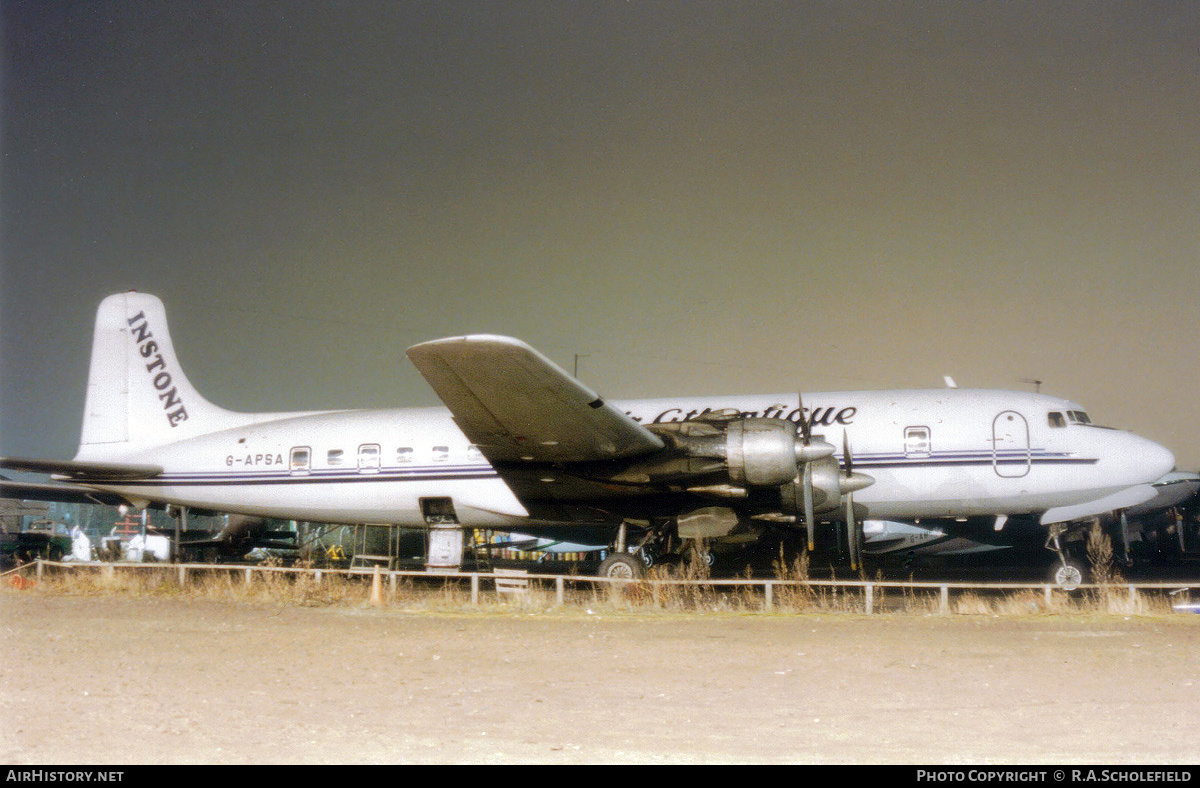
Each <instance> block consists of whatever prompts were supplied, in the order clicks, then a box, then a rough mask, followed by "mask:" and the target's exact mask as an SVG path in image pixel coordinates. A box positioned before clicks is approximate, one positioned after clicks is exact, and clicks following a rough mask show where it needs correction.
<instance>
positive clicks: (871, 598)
mask: <svg viewBox="0 0 1200 788" xmlns="http://www.w3.org/2000/svg"><path fill="white" fill-rule="evenodd" d="M863 607H864V608H865V609H866V611H867V615H868V616H869V615H871V614H872V613H874V612H875V586H874V585H873V584H872V583H867V584H866V585H865V586H863Z"/></svg>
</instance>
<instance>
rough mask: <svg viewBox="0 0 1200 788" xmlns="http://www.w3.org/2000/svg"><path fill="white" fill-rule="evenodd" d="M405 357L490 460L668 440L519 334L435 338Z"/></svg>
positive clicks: (617, 450) (649, 447) (573, 454)
mask: <svg viewBox="0 0 1200 788" xmlns="http://www.w3.org/2000/svg"><path fill="white" fill-rule="evenodd" d="M408 357H409V359H411V360H412V362H413V364H414V365H415V366H416V368H417V370H418V371H419V372H420V373H421V374H422V375H423V376H424V377H425V380H427V381H428V382H429V385H430V386H432V387H433V390H434V391H435V392H436V393H437V395H438V396H439V397H440V398H441V400H442V402H444V403H445V404H446V407H448V408H449V409H450V412H451V413H452V414H453V415H454V421H455V422H456V423H457V424H458V426H459V428H460V429H461V430H462V431H463V432H464V433H465V434H466V436H467V438H468V440H470V441H471V442H472V443H474V444H475V445H476V446H478V447H479V450H480V451H482V452H483V455H484V456H485V457H487V458H488V459H489V460H492V461H512V460H517V461H520V460H524V461H536V462H587V461H593V460H609V459H613V458H616V457H635V456H638V455H641V454H648V453H650V452H654V451H657V450H659V449H661V448H662V447H663V441H662V439H661V438H659V437H658V436H657V435H655V434H653V433H652V432H650V431H649V430H647V429H646V428H645V427H643V426H641V425H640V424H638V423H637V422H636V421H634V420H633V419H632V418H630V417H629V416H627V415H626V414H625V413H623V412H621V411H620V410H618V409H617V408H615V407H613V406H612V405H610V404H608V403H606V402H605V401H604V400H602V399H601V398H600V396H599V395H598V394H596V392H594V391H592V390H591V389H589V388H587V387H586V386H584V385H583V384H581V383H579V381H577V380H575V378H573V377H571V376H570V375H568V374H567V373H566V372H565V371H564V370H563V369H562V368H561V367H559V366H558V365H557V364H555V363H554V362H553V361H551V360H550V359H548V358H546V357H545V356H543V355H542V354H541V353H539V352H538V351H536V350H534V349H533V348H532V347H530V346H529V345H527V344H525V343H524V342H521V341H520V340H517V339H512V338H510V337H502V336H489V335H476V336H465V337H452V338H449V339H438V340H434V341H432V342H425V343H423V344H420V345H414V346H413V347H411V348H409V349H408Z"/></svg>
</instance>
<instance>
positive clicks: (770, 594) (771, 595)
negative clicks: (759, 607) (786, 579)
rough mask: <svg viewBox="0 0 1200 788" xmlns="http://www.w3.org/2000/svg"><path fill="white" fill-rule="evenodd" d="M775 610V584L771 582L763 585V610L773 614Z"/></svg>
mask: <svg viewBox="0 0 1200 788" xmlns="http://www.w3.org/2000/svg"><path fill="white" fill-rule="evenodd" d="M774 609H775V584H774V583H772V582H771V581H770V580H768V581H767V582H765V583H763V610H765V611H766V612H768V613H769V612H771V611H772V610H774Z"/></svg>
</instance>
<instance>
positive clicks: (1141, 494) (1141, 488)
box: [1041, 484, 1158, 525]
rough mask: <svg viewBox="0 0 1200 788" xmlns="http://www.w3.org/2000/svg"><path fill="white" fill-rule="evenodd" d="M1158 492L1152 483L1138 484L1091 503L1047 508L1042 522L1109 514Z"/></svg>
mask: <svg viewBox="0 0 1200 788" xmlns="http://www.w3.org/2000/svg"><path fill="white" fill-rule="evenodd" d="M1157 494H1158V491H1157V490H1155V489H1154V487H1153V486H1152V485H1149V484H1138V485H1135V486H1133V487H1129V488H1126V489H1124V490H1121V491H1119V492H1115V493H1112V494H1111V495H1107V496H1105V497H1103V498H1100V499H1098V500H1095V501H1091V502H1089V503H1081V504H1075V505H1073V506H1056V507H1054V508H1053V509H1047V510H1046V511H1045V513H1043V514H1042V518H1041V523H1042V525H1051V524H1053V523H1065V522H1069V521H1071V520H1082V519H1084V518H1087V517H1095V516H1096V515H1100V514H1108V513H1109V512H1113V511H1116V510H1117V509H1128V508H1129V507H1131V506H1137V505H1138V504H1142V503H1145V502H1146V501H1149V500H1151V499H1152V498H1154V496H1155V495H1157Z"/></svg>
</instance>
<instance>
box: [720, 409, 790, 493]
mask: <svg viewBox="0 0 1200 788" xmlns="http://www.w3.org/2000/svg"><path fill="white" fill-rule="evenodd" d="M725 458H726V462H727V463H728V466H729V477H730V479H731V480H732V481H733V483H734V484H744V485H747V486H750V487H779V486H781V485H784V484H787V483H788V482H790V481H792V480H793V479H795V478H796V475H797V469H796V468H797V441H796V425H795V424H793V423H792V422H790V421H787V420H786V419H757V418H751V419H739V420H737V421H734V422H731V423H730V424H729V427H728V429H726V431H725Z"/></svg>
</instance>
